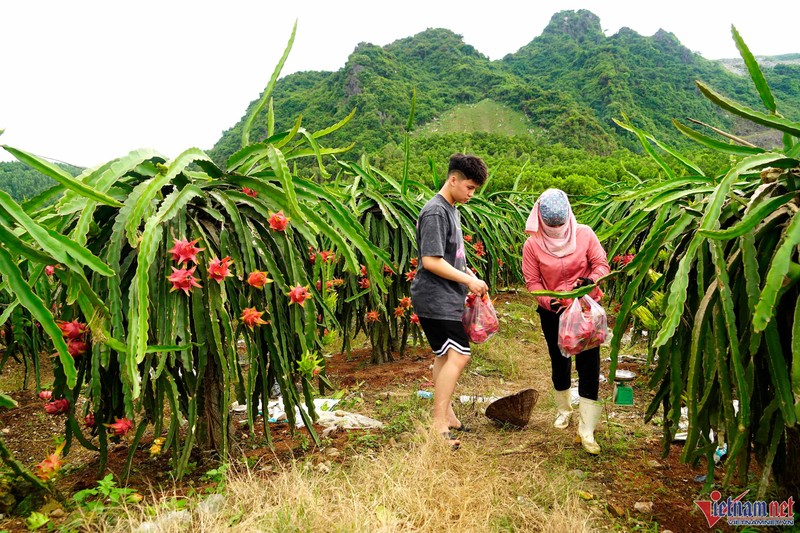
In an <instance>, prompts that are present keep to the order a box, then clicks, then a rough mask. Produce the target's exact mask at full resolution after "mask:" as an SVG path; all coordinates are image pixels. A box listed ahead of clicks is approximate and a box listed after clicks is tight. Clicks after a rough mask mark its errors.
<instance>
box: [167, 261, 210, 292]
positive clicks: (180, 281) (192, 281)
mask: <svg viewBox="0 0 800 533" xmlns="http://www.w3.org/2000/svg"><path fill="white" fill-rule="evenodd" d="M195 268H197V267H196V266H193V267H192V268H188V269H187V268H181V269H177V268H175V267H172V274H171V275H170V276H168V277H167V279H168V280H169V281H170V283H172V288H171V289H170V290H169V292H173V291H177V290H181V291H183V292H185V293H186V294H187V295H188V294H189V292H191V290H192V288H194V287H202V285H200V284H199V283H198V279H197V278H196V277H195V276H194V269H195Z"/></svg>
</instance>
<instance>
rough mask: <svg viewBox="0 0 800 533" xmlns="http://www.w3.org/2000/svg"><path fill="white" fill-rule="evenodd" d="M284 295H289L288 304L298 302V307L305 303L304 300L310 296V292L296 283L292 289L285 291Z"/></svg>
mask: <svg viewBox="0 0 800 533" xmlns="http://www.w3.org/2000/svg"><path fill="white" fill-rule="evenodd" d="M286 296H288V297H289V305H292V304H299V305H300V307H303V305H304V304H305V303H306V300H307V299H309V298H311V293H310V292H308V288H307V287H303V286H302V285H297V286H295V287H293V288H292V290H290V291H289V292H287V293H286Z"/></svg>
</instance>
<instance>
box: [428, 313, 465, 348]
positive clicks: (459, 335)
mask: <svg viewBox="0 0 800 533" xmlns="http://www.w3.org/2000/svg"><path fill="white" fill-rule="evenodd" d="M419 325H420V326H422V331H424V332H425V337H426V338H427V339H428V344H430V345H431V350H433V355H435V356H436V357H441V356H443V355H445V354H447V350H450V349H453V350H455V351H456V352H458V353H460V354H461V355H466V356H467V357H469V356H470V355H471V354H470V351H469V337H467V332H466V331H464V325H463V324H461V321H460V320H439V319H436V318H425V317H422V316H421V317H419Z"/></svg>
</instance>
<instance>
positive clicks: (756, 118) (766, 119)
mask: <svg viewBox="0 0 800 533" xmlns="http://www.w3.org/2000/svg"><path fill="white" fill-rule="evenodd" d="M695 83H696V84H697V87H698V88H699V89H700V92H701V93H703V94H704V95H705V97H706V98H708V99H709V100H711V101H712V102H714V103H715V104H716V105H718V106H719V107H721V108H722V109H724V110H726V111H729V112H731V113H733V114H734V115H738V116H740V117H742V118H746V119H747V120H749V121H751V122H755V123H756V124H761V125H762V126H766V127H768V128H772V129H776V130H780V131H783V132H786V133H788V134H790V135H794V136H795V137H800V123H797V122H792V121H790V120H786V119H785V118H783V117H778V116H775V115H768V114H766V113H761V112H760V111H754V110H752V109H750V108H749V107H746V106H743V105H741V104H739V103H737V102H734V101H733V100H731V99H729V98H726V97H724V96H722V95H721V94H719V93H718V92H716V91H714V90H713V89H711V88H709V87H707V86H706V85H705V84H703V83H702V82H700V81H696V82H695Z"/></svg>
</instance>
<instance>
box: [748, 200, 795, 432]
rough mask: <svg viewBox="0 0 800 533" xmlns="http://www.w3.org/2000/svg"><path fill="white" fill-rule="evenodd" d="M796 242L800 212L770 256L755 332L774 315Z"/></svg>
mask: <svg viewBox="0 0 800 533" xmlns="http://www.w3.org/2000/svg"><path fill="white" fill-rule="evenodd" d="M798 244H800V214H798V213H795V215H794V216H793V217H792V221H791V222H790V223H789V226H788V227H787V228H786V230H785V231H784V233H783V236H782V237H781V242H780V243H779V244H778V248H777V249H776V250H775V253H774V254H773V256H772V261H771V262H770V265H769V270H768V271H767V275H766V277H765V279H764V288H763V289H762V290H761V297H760V298H759V300H758V304H756V309H755V313H754V314H753V329H754V330H755V331H756V332H759V331H764V329H765V328H766V327H767V324H769V322H770V321H771V320H772V318H773V317H774V316H775V305H776V303H777V300H778V293H779V292H780V290H781V288H782V287H783V283H784V279H785V278H786V273H787V272H789V266H790V264H791V261H792V254H794V253H795V247H796V246H797V245H798ZM784 418H785V415H784Z"/></svg>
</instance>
